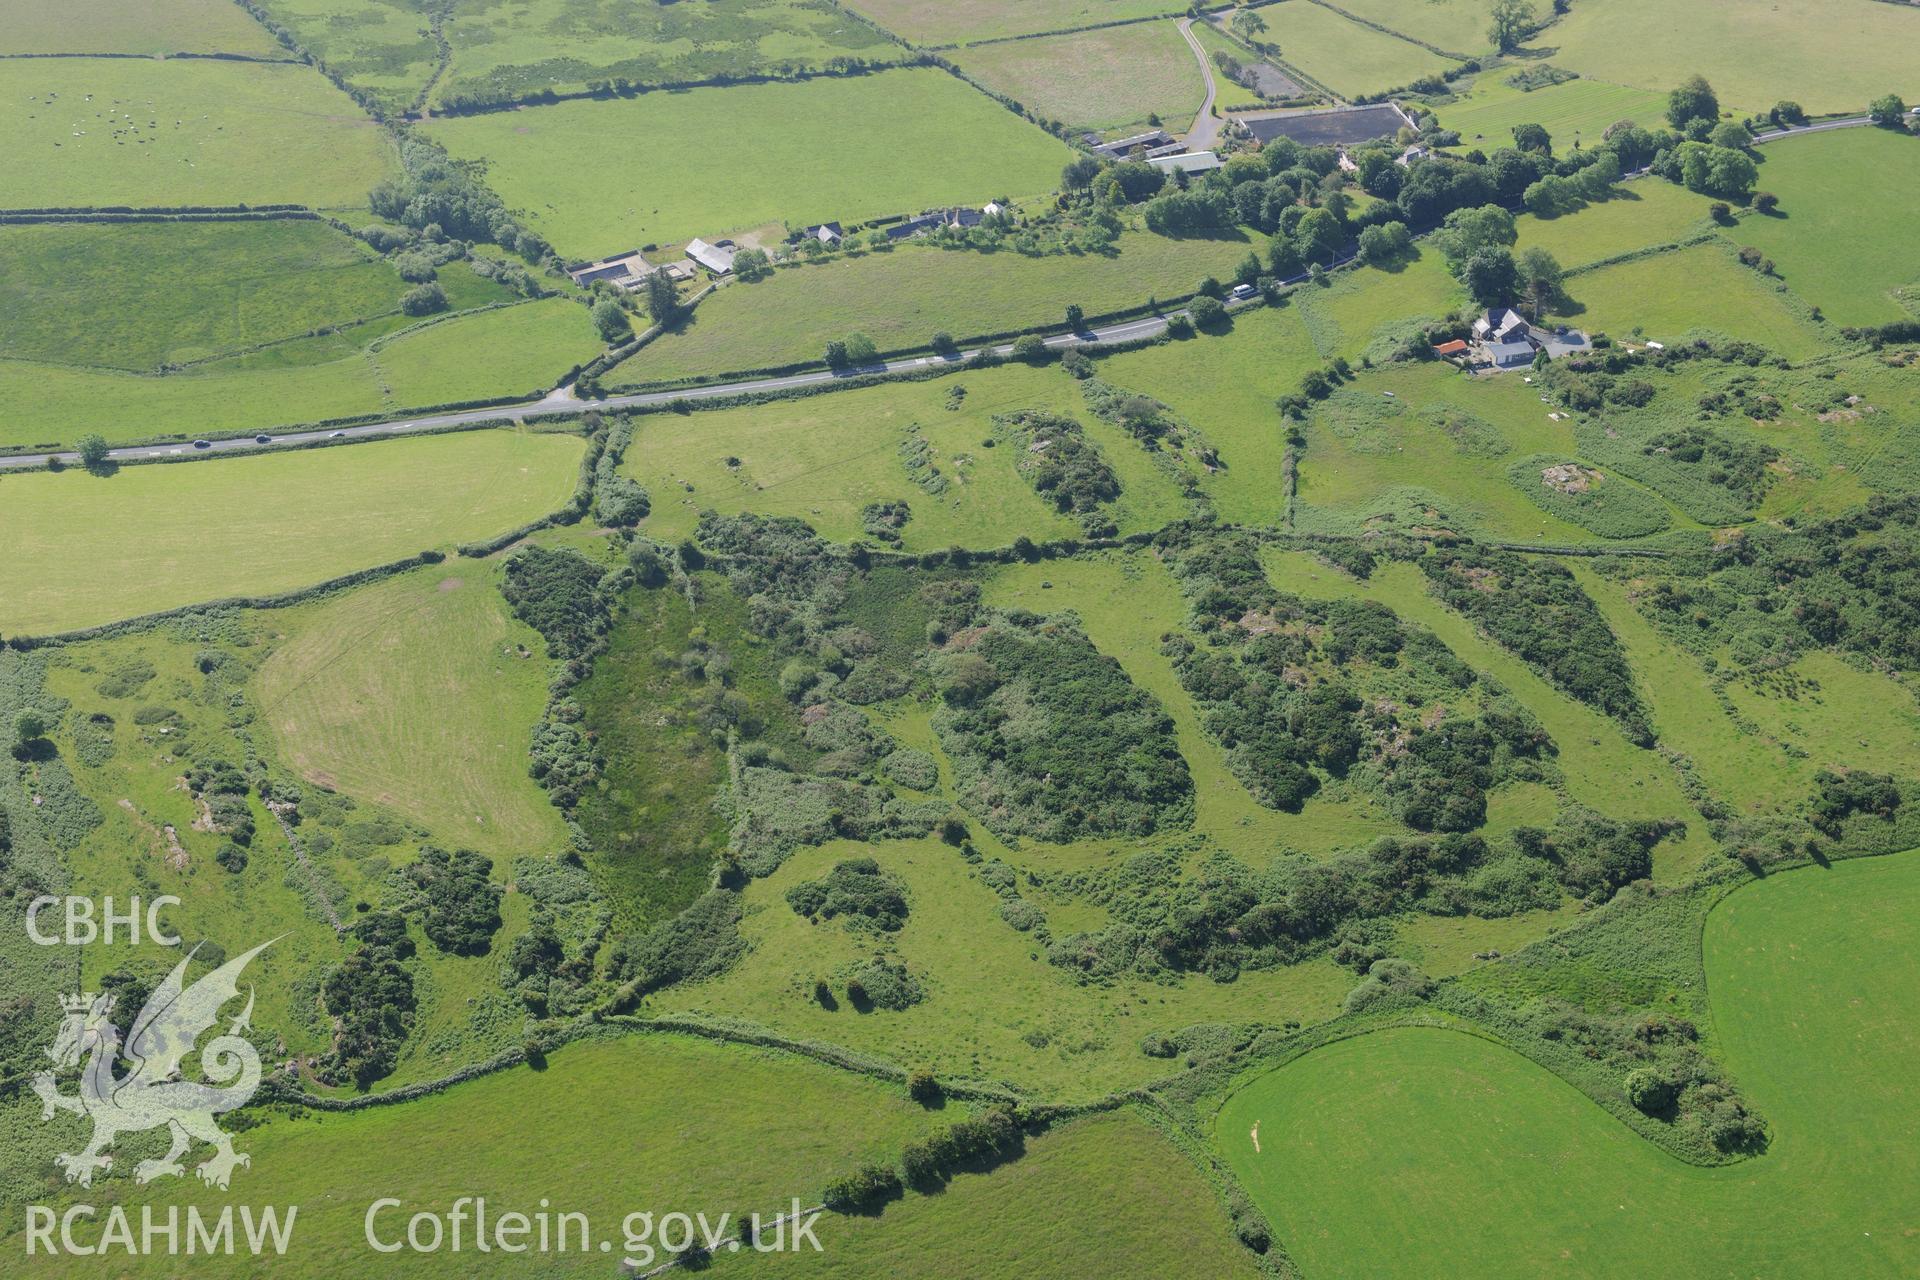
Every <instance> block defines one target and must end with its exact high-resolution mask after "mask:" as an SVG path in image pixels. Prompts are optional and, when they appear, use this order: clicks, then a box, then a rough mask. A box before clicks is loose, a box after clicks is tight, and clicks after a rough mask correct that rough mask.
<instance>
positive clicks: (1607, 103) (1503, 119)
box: [1407, 4, 1677, 152]
mask: <svg viewBox="0 0 1920 1280" xmlns="http://www.w3.org/2000/svg"><path fill="white" fill-rule="evenodd" d="M1407 7H1408V8H1410V9H1421V8H1426V7H1428V6H1425V5H1422V4H1413V5H1408V6H1407ZM1524 70H1525V66H1524V64H1521V65H1520V66H1519V67H1517V68H1514V67H1503V68H1501V69H1500V70H1498V71H1491V72H1486V73H1484V74H1482V75H1480V76H1479V77H1477V78H1476V79H1475V80H1474V82H1473V87H1472V88H1471V89H1468V90H1467V91H1465V92H1464V93H1463V94H1461V97H1460V99H1459V100H1458V101H1456V102H1444V103H1441V104H1440V105H1439V106H1437V107H1435V108H1434V109H1433V110H1434V114H1436V115H1438V116H1439V117H1440V123H1441V124H1442V125H1443V126H1444V127H1446V128H1448V129H1453V130H1457V131H1458V132H1459V134H1460V145H1461V146H1462V147H1479V148H1480V149H1481V150H1483V151H1488V152H1491V151H1495V150H1497V149H1499V148H1500V147H1510V146H1512V145H1513V128H1514V126H1515V125H1520V124H1537V125H1539V126H1541V127H1542V128H1544V129H1545V130H1546V131H1547V133H1548V135H1549V136H1551V137H1552V139H1553V144H1554V148H1555V149H1556V150H1557V151H1561V152H1566V151H1571V150H1573V148H1574V146H1575V144H1584V145H1586V146H1595V145H1597V144H1598V143H1599V141H1600V135H1601V134H1603V133H1605V132H1606V129H1607V126H1608V125H1610V124H1613V123H1615V122H1616V121H1620V120H1631V121H1633V122H1634V123H1635V124H1639V125H1644V126H1645V127H1647V128H1649V129H1664V128H1665V127H1666V125H1667V97H1666V94H1665V92H1658V93H1656V92H1655V91H1653V90H1651V89H1644V88H1631V87H1629V86H1627V85H1624V84H1610V83H1608V82H1607V81H1604V80H1589V79H1586V78H1584V77H1582V78H1580V79H1577V80H1565V81H1562V82H1561V83H1559V84H1553V85H1547V86H1545V87H1543V88H1539V89H1534V90H1531V91H1529V90H1525V89H1519V88H1515V87H1514V86H1513V85H1510V84H1508V83H1507V77H1508V76H1509V75H1513V74H1516V73H1517V71H1524ZM1676 83H1677V81H1676Z"/></svg>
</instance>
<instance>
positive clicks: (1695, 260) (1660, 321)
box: [1566, 244, 1830, 360]
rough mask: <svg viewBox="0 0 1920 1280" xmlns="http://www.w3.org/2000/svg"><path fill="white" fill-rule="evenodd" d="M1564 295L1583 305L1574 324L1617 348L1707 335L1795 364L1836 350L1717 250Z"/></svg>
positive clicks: (1645, 262) (1785, 301)
mask: <svg viewBox="0 0 1920 1280" xmlns="http://www.w3.org/2000/svg"><path fill="white" fill-rule="evenodd" d="M1566 292H1567V293H1568V294H1569V295H1570V296H1571V297H1572V298H1573V300H1574V302H1575V303H1577V304H1578V309H1577V310H1576V311H1575V312H1574V315H1573V318H1572V323H1573V324H1575V325H1577V326H1579V327H1580V328H1581V329H1584V330H1586V331H1587V332H1588V333H1606V334H1609V335H1611V336H1612V337H1613V338H1614V339H1615V340H1616V341H1618V340H1619V339H1621V338H1624V337H1627V336H1629V335H1633V336H1637V337H1643V338H1648V339H1652V340H1656V341H1661V342H1666V343H1671V342H1673V341H1674V340H1675V339H1677V338H1679V337H1680V336H1681V335H1683V334H1686V333H1691V332H1695V331H1707V332H1713V333H1719V334H1723V335H1725V336H1726V337H1729V338H1739V339H1742V340H1744V341H1747V342H1754V343H1758V344H1759V345H1761V346H1763V347H1766V348H1767V349H1768V350H1770V351H1772V352H1774V353H1776V354H1778V355H1783V356H1785V357H1786V358H1787V359H1789V360H1805V359H1808V358H1809V357H1812V356H1816V355H1820V354H1823V353H1824V352H1826V351H1828V350H1830V348H1829V347H1828V345H1827V343H1826V341H1825V339H1824V338H1823V337H1822V335H1821V333H1820V331H1819V329H1818V328H1817V327H1816V326H1815V325H1814V324H1813V323H1812V322H1811V321H1809V320H1806V319H1803V318H1802V315H1801V311H1800V308H1799V307H1796V306H1795V305H1794V301H1793V300H1792V299H1791V297H1790V296H1789V295H1788V294H1787V293H1786V292H1785V290H1784V287H1782V286H1779V285H1776V284H1774V283H1772V282H1769V281H1768V280H1766V279H1765V278H1764V277H1762V276H1761V275H1760V274H1759V273H1758V272H1756V271H1754V270H1752V269H1751V268H1748V267H1743V266H1741V265H1740V264H1739V263H1738V262H1736V261H1735V260H1734V258H1733V255H1732V254H1731V253H1730V252H1728V251H1727V250H1725V249H1723V248H1722V247H1720V246H1719V245H1715V244H1703V245H1696V246H1694V247H1693V248H1690V249H1681V250H1678V251H1676V252H1673V253H1660V254H1655V255H1653V256H1652V257H1648V258H1641V259H1638V260H1636V261H1633V262H1623V263H1620V264H1619V265H1617V266H1612V267H1602V268H1601V269H1600V270H1598V271H1593V272H1589V273H1586V274H1582V275H1577V276H1571V277H1569V278H1568V280H1567V282H1566Z"/></svg>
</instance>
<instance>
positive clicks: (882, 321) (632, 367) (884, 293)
mask: <svg viewBox="0 0 1920 1280" xmlns="http://www.w3.org/2000/svg"><path fill="white" fill-rule="evenodd" d="M1260 239H1261V238H1260V237H1259V236H1258V235H1257V234H1256V235H1252V236H1248V235H1245V234H1239V235H1235V236H1230V237H1222V238H1220V239H1213V240H1170V239H1167V238H1166V237H1164V236H1157V235H1153V234H1150V233H1147V232H1135V233H1128V234H1125V235H1122V236H1121V238H1120V240H1119V242H1118V247H1117V249H1116V251H1115V252H1114V253H1113V254H1111V255H1106V256H1093V255H1088V254H1059V255H1054V256H1049V257H1037V258H1028V257H1023V256H1022V255H1020V254H1018V253H1015V252H1013V251H1012V250H1010V249H1001V250H997V251H995V252H993V253H977V252H974V251H971V250H959V249H937V248H933V247H931V246H928V245H916V244H908V245H901V246H899V247H898V248H894V249H891V250H887V251H884V252H879V253H866V254H862V255H860V256H858V257H841V258H838V259H836V260H834V261H831V262H825V263H818V264H814V265H810V266H809V265H803V266H798V267H792V268H786V269H782V270H780V271H777V272H775V273H774V275H773V276H772V278H770V279H766V280H760V281H756V282H754V283H752V284H746V283H736V284H733V285H730V286H728V287H727V288H725V289H722V290H720V291H719V292H717V293H715V294H714V295H713V296H712V297H710V298H708V299H706V300H705V301H704V302H702V303H701V304H700V305H699V306H698V307H697V308H695V309H694V312H693V314H692V316H691V317H690V318H689V319H688V320H687V321H686V323H685V324H684V326H683V327H682V328H681V329H679V330H678V331H676V332H674V333H670V334H665V335H663V336H662V337H660V338H658V339H656V340H655V341H654V342H652V343H651V344H649V345H648V346H645V347H642V348H641V349H640V351H639V352H638V354H636V355H634V356H633V357H632V358H630V359H628V360H626V361H624V362H623V363H621V364H620V365H618V366H616V367H615V369H614V370H613V371H612V373H610V374H609V375H608V377H607V379H606V381H607V383H608V385H610V386H638V385H643V384H645V383H650V382H669V381H674V380H677V379H681V378H688V377H695V376H711V375H714V374H719V373H725V372H728V371H731V370H742V369H768V368H777V367H781V366H784V365H788V364H798V363H801V362H805V361H817V360H820V359H822V358H823V356H824V354H825V352H826V346H827V343H828V342H830V341H833V340H834V339H837V338H844V337H845V336H846V335H847V334H849V333H854V332H859V333H864V334H866V335H867V336H868V337H869V338H872V339H873V341H874V342H875V344H876V345H878V346H879V347H880V349H881V350H883V351H894V350H903V349H912V348H916V347H924V346H926V345H927V343H928V342H929V341H930V340H931V339H932V337H933V335H934V334H935V333H938V332H940V331H942V330H944V331H946V332H947V333H950V334H952V335H953V336H954V338H955V339H957V340H965V339H968V338H971V337H975V336H978V335H981V334H988V333H1004V332H1007V331H1009V330H1016V329H1022V328H1036V329H1038V328H1058V327H1061V326H1063V325H1064V324H1065V315H1066V309H1067V305H1068V304H1069V303H1078V304H1079V306H1080V307H1081V308H1082V309H1083V310H1084V311H1085V312H1086V314H1087V315H1089V316H1096V315H1101V314H1103V313H1108V312H1114V311H1123V310H1126V309H1129V308H1132V307H1140V306H1145V305H1146V303H1147V302H1148V301H1149V300H1150V299H1153V298H1156V297H1158V298H1172V297H1183V296H1185V295H1187V294H1190V293H1192V292H1193V291H1194V289H1195V288H1197V287H1198V286H1199V284H1200V281H1201V279H1202V278H1204V277H1206V276H1209V275H1211V276H1216V277H1225V276H1227V275H1230V274H1231V273H1232V271H1233V268H1234V267H1235V266H1236V265H1237V264H1238V263H1239V262H1240V260H1241V259H1243V258H1245V257H1246V256H1247V254H1248V252H1249V251H1258V250H1259V249H1260V248H1261V247H1262V246H1261V243H1260Z"/></svg>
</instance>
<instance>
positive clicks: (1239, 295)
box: [1227, 284, 1258, 302]
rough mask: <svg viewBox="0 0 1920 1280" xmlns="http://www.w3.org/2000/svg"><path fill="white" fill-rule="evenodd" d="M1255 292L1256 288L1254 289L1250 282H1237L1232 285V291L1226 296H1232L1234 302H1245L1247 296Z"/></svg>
mask: <svg viewBox="0 0 1920 1280" xmlns="http://www.w3.org/2000/svg"><path fill="white" fill-rule="evenodd" d="M1257 292H1258V290H1256V289H1255V288H1254V287H1253V286H1252V285H1250V284H1237V285H1235V286H1233V292H1232V293H1230V294H1228V295H1227V296H1228V297H1229V298H1232V299H1233V300H1234V301H1235V302H1245V301H1246V300H1247V299H1248V298H1251V297H1252V296H1253V295H1254V294H1255V293H1257Z"/></svg>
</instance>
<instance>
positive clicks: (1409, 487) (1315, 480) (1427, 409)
mask: <svg viewBox="0 0 1920 1280" xmlns="http://www.w3.org/2000/svg"><path fill="white" fill-rule="evenodd" d="M1389 393H1391V394H1389ZM1550 408H1551V406H1549V405H1543V404H1541V403H1540V398H1539V396H1538V394H1537V393H1536V392H1535V391H1534V390H1533V389H1532V388H1531V387H1528V386H1527V385H1526V384H1525V383H1524V382H1522V381H1521V380H1520V379H1518V378H1482V379H1475V378H1469V377H1465V376H1463V375H1461V374H1459V373H1456V372H1454V371H1453V370H1452V369H1451V368H1450V367H1449V366H1446V365H1437V364H1427V363H1421V364H1412V365H1398V366H1392V367H1389V368H1385V369H1382V370H1379V371H1378V372H1376V373H1374V374H1372V375H1370V376H1368V377H1366V378H1363V379H1362V380H1360V381H1359V382H1358V383H1357V384H1355V385H1354V386H1352V387H1350V388H1348V389H1346V390H1343V391H1341V392H1340V393H1338V394H1337V395H1336V396H1334V397H1332V398H1331V399H1329V400H1327V401H1326V402H1325V403H1323V404H1322V405H1321V406H1319V407H1318V409H1317V410H1316V411H1315V412H1314V414H1313V415H1312V416H1311V417H1310V418H1309V420H1308V424H1307V448H1306V452H1305V454H1304V456H1303V457H1302V458H1301V461H1300V491H1299V500H1298V507H1297V509H1296V511H1295V522H1296V525H1297V527H1300V528H1303V529H1315V530H1322V531H1326V532H1337V533H1359V532H1362V531H1363V530H1366V529H1386V528H1391V527H1393V523H1394V522H1395V521H1401V520H1406V519H1407V518H1408V513H1407V511H1406V510H1405V509H1403V508H1408V507H1411V508H1414V509H1416V511H1417V513H1418V514H1419V515H1420V520H1419V521H1417V523H1422V524H1425V525H1428V526H1432V527H1441V528H1449V529H1454V530H1457V531H1464V532H1468V533H1471V534H1473V535H1474V536H1476V537H1485V538H1496V539H1500V540H1503V541H1514V542H1544V543H1547V544H1549V545H1559V544H1565V543H1581V542H1590V541H1593V540H1594V538H1595V537H1596V535H1598V534H1600V532H1601V531H1600V529H1598V528H1588V527H1587V526H1586V525H1584V524H1582V523H1579V522H1576V521H1575V520H1573V519H1572V517H1571V515H1570V514H1569V513H1566V512H1563V511H1560V510H1559V509H1557V508H1549V507H1547V506H1546V505H1545V503H1544V502H1543V501H1541V500H1536V499H1535V498H1533V497H1532V496H1530V493H1529V489H1528V488H1523V487H1521V486H1518V485H1516V484H1515V483H1514V481H1513V480H1512V478H1511V476H1510V472H1511V470H1512V469H1513V467H1514V464H1515V463H1516V461H1517V460H1519V459H1521V458H1525V457H1528V456H1529V455H1543V454H1550V455H1556V456H1559V457H1569V456H1573V455H1576V454H1577V453H1578V448H1577V445H1576V442H1575V440H1574V434H1573V424H1572V422H1571V421H1570V420H1566V419H1563V420H1561V421H1559V422H1555V421H1553V420H1552V419H1551V418H1549V417H1548V416H1547V414H1548V411H1549V409H1550ZM1539 483H1540V476H1539V473H1538V471H1537V470H1536V471H1535V472H1534V474H1533V476H1532V480H1531V484H1532V485H1538V484H1539ZM1622 483H1628V482H1624V481H1623V482H1622ZM1655 505H1656V506H1657V507H1658V508H1659V509H1660V510H1662V511H1664V510H1665V504H1663V503H1658V502H1657V501H1656V504H1655ZM1426 507H1431V508H1432V512H1431V514H1428V513H1427V512H1426V511H1425V510H1424V508H1426ZM1639 532H1646V530H1640V531H1639ZM1609 536H1614V537H1619V536H1628V535H1625V534H1623V533H1621V532H1618V531H1611V530H1610V531H1609Z"/></svg>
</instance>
